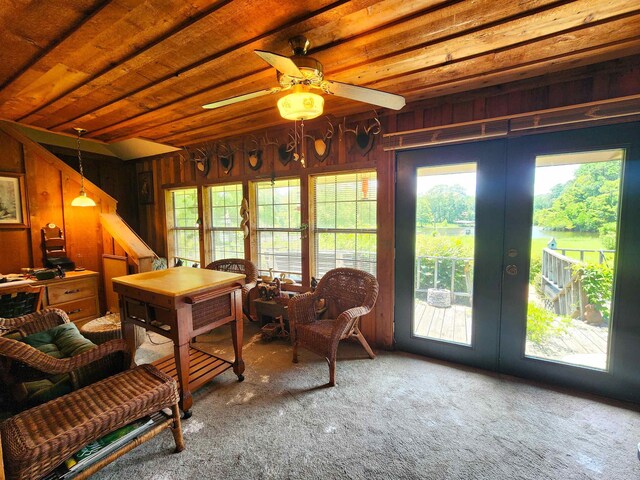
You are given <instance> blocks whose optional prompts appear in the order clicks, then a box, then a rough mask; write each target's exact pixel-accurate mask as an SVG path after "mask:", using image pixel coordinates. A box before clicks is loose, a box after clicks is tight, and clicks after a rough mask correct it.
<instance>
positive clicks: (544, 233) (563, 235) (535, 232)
mask: <svg viewBox="0 0 640 480" xmlns="http://www.w3.org/2000/svg"><path fill="white" fill-rule="evenodd" d="M531 238H549V239H551V238H555V239H556V240H557V241H558V242H560V240H562V239H570V238H571V239H578V238H584V239H587V238H594V239H597V238H598V234H597V233H593V232H563V231H554V230H543V229H542V228H541V227H537V226H535V225H534V226H533V228H532V229H531Z"/></svg>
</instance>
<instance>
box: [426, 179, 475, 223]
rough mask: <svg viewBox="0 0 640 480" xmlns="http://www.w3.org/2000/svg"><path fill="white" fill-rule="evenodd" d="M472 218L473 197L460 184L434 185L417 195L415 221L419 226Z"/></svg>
mask: <svg viewBox="0 0 640 480" xmlns="http://www.w3.org/2000/svg"><path fill="white" fill-rule="evenodd" d="M474 218H475V198H474V197H472V196H469V195H467V194H466V193H465V190H464V187H463V186H461V185H436V186H434V187H432V188H431V189H429V191H428V192H426V193H424V194H422V195H419V196H418V199H417V205H416V222H417V224H418V225H420V226H424V225H427V224H431V223H443V222H445V223H455V222H456V221H459V220H474Z"/></svg>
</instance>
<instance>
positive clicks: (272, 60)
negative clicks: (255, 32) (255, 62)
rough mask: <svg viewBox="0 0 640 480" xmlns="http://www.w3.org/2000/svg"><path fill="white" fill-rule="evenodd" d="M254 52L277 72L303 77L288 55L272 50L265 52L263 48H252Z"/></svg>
mask: <svg viewBox="0 0 640 480" xmlns="http://www.w3.org/2000/svg"><path fill="white" fill-rule="evenodd" d="M254 52H255V54H256V55H258V56H259V57H260V58H261V59H263V60H264V61H265V62H267V63H268V64H269V65H271V66H272V67H273V68H275V69H276V70H278V71H279V72H282V73H284V74H285V75H289V76H290V77H294V78H304V75H303V74H302V72H301V71H300V69H299V68H298V66H297V65H296V64H295V63H293V60H291V59H290V58H289V57H284V56H282V55H278V54H277V53H273V52H265V51H264V50H254Z"/></svg>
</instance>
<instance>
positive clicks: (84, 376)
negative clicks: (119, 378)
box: [0, 308, 130, 409]
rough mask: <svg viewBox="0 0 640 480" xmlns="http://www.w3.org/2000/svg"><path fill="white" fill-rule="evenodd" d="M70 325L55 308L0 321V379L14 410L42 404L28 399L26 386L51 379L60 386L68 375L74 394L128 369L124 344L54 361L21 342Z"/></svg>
mask: <svg viewBox="0 0 640 480" xmlns="http://www.w3.org/2000/svg"><path fill="white" fill-rule="evenodd" d="M69 323H70V321H69V317H68V316H67V314H66V313H65V312H64V311H63V310H59V309H55V308H49V309H45V310H42V311H40V312H35V313H32V314H29V315H24V316H22V317H18V318H9V319H6V318H2V319H0V377H1V380H2V383H3V384H4V385H5V387H9V389H10V390H11V391H12V392H13V394H14V400H15V402H14V405H15V406H16V407H17V409H22V408H25V407H28V406H31V405H34V404H37V403H40V401H41V400H34V398H27V396H26V394H27V392H26V390H25V388H26V387H25V385H27V384H28V383H30V382H35V383H37V382H42V381H47V380H48V379H50V378H51V377H52V376H55V378H56V379H57V380H56V381H58V382H59V381H61V379H60V376H61V375H68V379H66V378H65V382H68V383H66V384H68V385H70V386H71V390H77V389H78V388H81V387H83V386H86V385H90V384H92V383H94V382H96V381H98V380H100V379H103V378H105V377H107V376H109V375H112V374H114V373H116V372H119V371H123V370H125V369H127V368H128V367H129V365H130V355H129V351H128V349H127V347H126V343H125V342H124V341H123V340H112V341H109V342H106V343H104V344H102V345H99V346H96V347H91V348H89V349H88V350H86V351H83V352H82V353H79V354H77V355H75V356H72V357H68V358H56V357H55V356H52V355H48V354H47V353H43V352H42V351H40V350H38V349H37V348H34V347H32V346H31V345H28V344H27V343H24V342H23V341H20V339H21V338H23V337H25V336H28V335H33V334H36V333H39V332H43V331H48V330H51V329H52V328H55V327H57V326H61V325H65V324H69ZM42 401H44V400H42Z"/></svg>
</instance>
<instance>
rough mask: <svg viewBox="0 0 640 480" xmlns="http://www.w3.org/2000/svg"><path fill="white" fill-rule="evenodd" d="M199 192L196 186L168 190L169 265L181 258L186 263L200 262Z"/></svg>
mask: <svg viewBox="0 0 640 480" xmlns="http://www.w3.org/2000/svg"><path fill="white" fill-rule="evenodd" d="M197 223H198V192H197V190H196V189H195V188H185V189H180V190H169V191H168V192H167V232H168V238H167V244H168V249H169V265H174V264H175V262H176V261H178V260H180V261H182V262H183V264H185V265H189V266H192V265H193V264H199V263H200V231H199V228H198V225H197Z"/></svg>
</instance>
